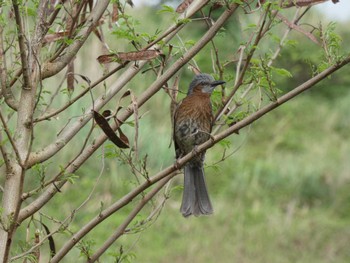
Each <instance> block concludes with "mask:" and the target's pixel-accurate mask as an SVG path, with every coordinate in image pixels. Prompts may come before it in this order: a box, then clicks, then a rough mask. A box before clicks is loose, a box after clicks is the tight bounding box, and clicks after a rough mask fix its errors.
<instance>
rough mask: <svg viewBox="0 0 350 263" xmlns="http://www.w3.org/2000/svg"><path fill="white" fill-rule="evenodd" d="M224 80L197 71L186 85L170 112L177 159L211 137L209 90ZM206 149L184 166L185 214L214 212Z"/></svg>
mask: <svg viewBox="0 0 350 263" xmlns="http://www.w3.org/2000/svg"><path fill="white" fill-rule="evenodd" d="M224 83H225V81H222V80H215V79H214V78H213V77H212V76H211V75H209V74H206V73H201V74H198V75H196V76H195V77H194V78H193V80H192V82H191V83H190V85H189V88H188V92H187V96H186V97H185V98H184V99H183V100H182V101H180V102H179V104H178V105H177V107H176V109H175V111H174V114H173V123H174V125H173V126H174V130H173V140H174V144H175V154H176V159H178V158H180V157H182V156H184V155H186V154H188V153H189V152H191V151H193V150H194V151H195V149H196V147H197V146H198V145H200V144H202V143H204V142H206V141H207V140H209V139H210V137H211V135H210V133H211V130H212V127H213V123H214V115H213V110H212V104H211V94H212V92H213V90H214V89H215V87H216V86H218V85H222V84H224ZM204 158H205V152H202V153H199V154H197V155H195V156H194V157H193V158H192V159H191V160H190V161H189V162H188V163H186V164H185V166H184V190H183V196H182V203H181V208H180V211H181V213H182V215H183V216H184V217H189V216H190V215H194V216H201V215H210V214H212V213H213V207H212V204H211V201H210V198H209V194H208V190H207V185H206V182H205V177H204V169H203V163H204Z"/></svg>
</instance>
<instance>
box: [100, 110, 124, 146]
mask: <svg viewBox="0 0 350 263" xmlns="http://www.w3.org/2000/svg"><path fill="white" fill-rule="evenodd" d="M93 113H94V119H95V121H96V123H97V124H98V126H100V128H101V129H102V130H103V132H104V133H105V134H106V136H107V137H108V139H110V140H111V141H112V142H113V143H114V144H115V145H116V146H118V147H119V148H122V149H126V148H130V147H129V140H128V139H127V137H126V136H125V134H124V133H122V132H121V130H120V128H118V131H119V135H120V138H119V137H118V136H117V135H116V134H115V132H114V131H113V129H112V128H111V126H110V125H109V124H108V122H107V120H106V119H105V118H104V117H103V116H102V115H101V114H99V113H98V112H96V111H94V112H93ZM122 138H123V139H122Z"/></svg>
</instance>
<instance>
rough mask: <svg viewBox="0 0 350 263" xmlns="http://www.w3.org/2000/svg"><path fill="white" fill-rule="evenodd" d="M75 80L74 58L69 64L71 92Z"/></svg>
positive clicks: (68, 73)
mask: <svg viewBox="0 0 350 263" xmlns="http://www.w3.org/2000/svg"><path fill="white" fill-rule="evenodd" d="M74 81H75V79H74V60H72V61H71V62H69V63H68V66H67V89H68V92H69V93H70V94H72V93H73V91H74Z"/></svg>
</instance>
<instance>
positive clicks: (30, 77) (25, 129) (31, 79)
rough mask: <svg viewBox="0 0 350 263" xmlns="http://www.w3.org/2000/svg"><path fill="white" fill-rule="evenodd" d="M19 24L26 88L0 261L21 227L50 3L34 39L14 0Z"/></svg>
mask: <svg viewBox="0 0 350 263" xmlns="http://www.w3.org/2000/svg"><path fill="white" fill-rule="evenodd" d="M12 5H13V9H14V13H15V19H16V25H17V41H18V44H19V49H20V55H21V66H22V72H23V86H22V89H21V94H20V100H19V105H18V109H17V110H18V111H17V124H16V133H15V136H14V146H13V149H12V152H13V153H14V152H16V154H17V155H18V158H12V159H11V160H10V161H9V163H8V165H7V169H6V179H5V184H4V194H3V197H2V208H3V211H2V217H1V223H2V227H1V228H0V262H4V263H5V262H8V260H9V254H10V250H11V243H12V240H13V236H14V233H15V231H16V228H17V226H18V213H19V209H20V207H21V203H22V199H21V196H22V192H23V181H24V176H25V162H26V160H27V157H28V153H29V151H30V147H31V141H32V134H33V125H32V124H33V114H34V109H35V101H36V90H37V85H38V83H39V71H40V70H39V68H40V66H39V61H38V57H37V54H39V51H40V49H41V38H42V37H43V35H44V33H43V30H44V25H45V19H46V16H47V12H46V11H47V1H41V2H40V4H39V8H38V10H37V12H38V19H37V23H36V27H35V33H34V35H33V39H32V41H31V42H30V41H29V36H26V35H25V30H24V24H23V21H22V16H23V14H21V13H20V8H19V3H18V1H17V0H13V1H12Z"/></svg>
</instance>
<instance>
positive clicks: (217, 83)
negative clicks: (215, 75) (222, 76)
mask: <svg viewBox="0 0 350 263" xmlns="http://www.w3.org/2000/svg"><path fill="white" fill-rule="evenodd" d="M225 83H226V82H225V81H223V80H215V81H213V82H212V83H211V84H210V86H212V87H216V86H218V85H222V84H225Z"/></svg>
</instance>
